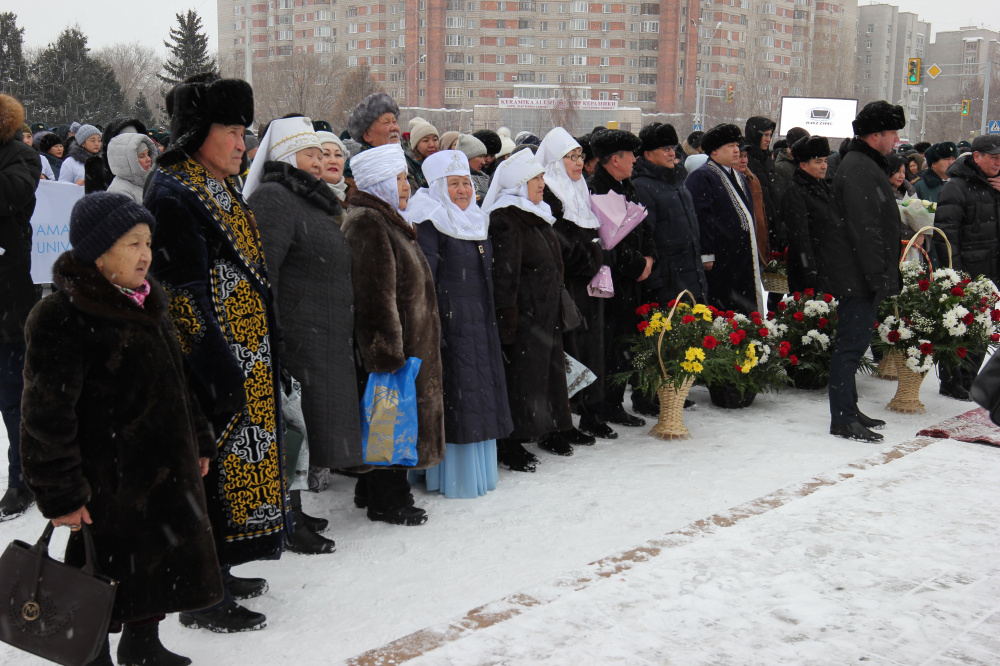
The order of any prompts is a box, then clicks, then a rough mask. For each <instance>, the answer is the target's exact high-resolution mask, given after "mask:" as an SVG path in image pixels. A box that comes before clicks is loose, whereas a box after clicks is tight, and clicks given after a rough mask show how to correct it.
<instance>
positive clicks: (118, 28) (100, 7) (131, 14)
mask: <svg viewBox="0 0 1000 666" xmlns="http://www.w3.org/2000/svg"><path fill="white" fill-rule="evenodd" d="M4 4H7V3H4ZM12 4H13V7H10V6H9V5H8V7H6V8H3V9H4V11H13V12H14V13H16V14H17V23H18V25H19V26H20V27H22V28H24V29H25V30H24V41H25V43H26V44H27V45H28V46H35V47H44V46H45V45H46V44H48V43H49V42H51V41H53V40H55V38H56V37H57V36H58V35H59V33H60V32H61V31H62V30H63V29H64V28H65V27H66V26H68V25H72V24H73V23H78V24H79V25H80V28H81V29H82V30H83V32H84V34H85V35H87V37H88V38H89V44H90V46H91V47H92V48H94V49H99V48H101V47H102V46H107V45H108V44H112V43H114V42H122V41H125V42H131V41H135V40H141V41H142V42H144V43H146V44H149V45H151V46H153V47H154V48H156V49H158V50H161V51H162V50H164V49H163V44H162V42H163V40H164V39H166V37H167V35H168V34H169V30H170V27H171V26H172V25H174V24H175V23H176V19H175V18H174V16H175V14H177V13H178V12H184V11H187V10H188V9H194V10H195V11H197V12H198V14H199V16H201V20H202V23H203V24H204V26H205V30H206V32H207V34H208V37H209V48H210V49H211V50H212V51H215V50H216V49H217V48H218V40H217V33H218V17H217V16H216V1H215V0H152V1H150V0H132V1H131V2H126V1H124V0H22V1H21V2H17V3H12ZM862 4H868V3H867V1H866V0H862ZM890 4H897V5H898V6H899V8H900V10H901V11H906V12H913V13H915V14H917V15H919V16H920V18H921V20H924V21H930V22H931V28H932V29H933V31H934V32H937V31H944V30H956V29H958V28H959V27H961V26H966V25H975V26H979V25H985V26H986V27H988V28H991V29H994V30H996V29H1000V8H998V7H997V4H996V2H995V0H898V2H891V3H890Z"/></svg>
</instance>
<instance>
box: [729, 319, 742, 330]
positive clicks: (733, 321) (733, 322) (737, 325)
mask: <svg viewBox="0 0 1000 666" xmlns="http://www.w3.org/2000/svg"><path fill="white" fill-rule="evenodd" d="M729 325H730V326H732V327H733V328H739V326H740V322H738V321H736V320H735V319H730V320H729Z"/></svg>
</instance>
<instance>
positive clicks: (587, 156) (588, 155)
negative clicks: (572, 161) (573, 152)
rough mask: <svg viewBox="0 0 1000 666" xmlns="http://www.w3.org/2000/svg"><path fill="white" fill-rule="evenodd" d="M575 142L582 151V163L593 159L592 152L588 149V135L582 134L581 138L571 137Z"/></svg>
mask: <svg viewBox="0 0 1000 666" xmlns="http://www.w3.org/2000/svg"><path fill="white" fill-rule="evenodd" d="M573 138H575V139H576V142H577V143H578V144H580V148H582V149H583V161H584V162H586V161H587V160H592V159H594V150H593V149H592V148H591V147H590V135H589V134H584V135H583V136H577V137H573Z"/></svg>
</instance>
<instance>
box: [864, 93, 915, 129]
mask: <svg viewBox="0 0 1000 666" xmlns="http://www.w3.org/2000/svg"><path fill="white" fill-rule="evenodd" d="M904 127H906V113H905V112H904V111H903V107H901V106H898V105H896V104H889V102H887V101H885V100H884V99H880V100H879V101H877V102H869V103H868V104H865V108H863V109H861V110H860V111H858V117H857V118H855V119H854V134H855V135H857V136H865V135H866V134H874V133H875V132H885V131H887V130H901V129H903V128H904Z"/></svg>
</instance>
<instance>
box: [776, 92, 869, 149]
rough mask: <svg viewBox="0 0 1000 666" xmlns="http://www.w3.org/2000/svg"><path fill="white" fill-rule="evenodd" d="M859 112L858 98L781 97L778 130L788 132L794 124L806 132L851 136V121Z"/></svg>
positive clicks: (852, 130) (836, 136) (780, 132)
mask: <svg viewBox="0 0 1000 666" xmlns="http://www.w3.org/2000/svg"><path fill="white" fill-rule="evenodd" d="M857 113H858V100H856V99H838V98H827V97H782V98H781V115H780V116H779V118H780V119H779V121H778V133H779V134H781V135H782V136H785V135H786V134H788V130H790V129H792V128H793V127H801V128H802V129H804V130H808V131H809V134H816V135H819V136H825V137H834V138H838V139H839V138H844V137H848V136H854V127H853V126H852V125H851V123H852V122H854V118H855V117H856V116H857Z"/></svg>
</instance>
